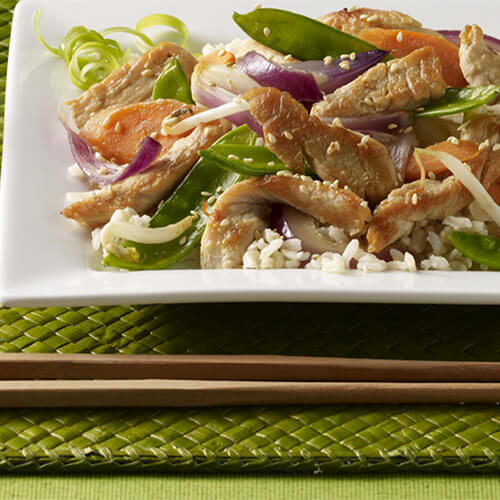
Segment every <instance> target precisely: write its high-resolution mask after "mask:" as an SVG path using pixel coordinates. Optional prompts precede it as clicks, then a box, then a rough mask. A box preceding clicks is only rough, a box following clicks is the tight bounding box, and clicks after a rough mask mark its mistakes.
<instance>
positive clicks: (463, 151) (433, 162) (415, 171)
mask: <svg viewBox="0 0 500 500" xmlns="http://www.w3.org/2000/svg"><path fill="white" fill-rule="evenodd" d="M426 149H429V150H431V151H442V152H444V153H448V154H450V155H452V156H454V157H455V158H457V159H459V160H460V161H462V162H464V163H468V164H469V166H470V167H471V168H472V167H473V165H470V162H471V161H472V160H474V159H475V158H476V157H477V156H478V154H479V152H480V151H479V146H478V145H477V144H476V143H475V142H471V141H458V144H453V143H452V142H449V141H444V142H438V143H437V144H433V145H432V146H429V147H428V148H426ZM419 158H420V161H421V163H422V165H423V167H424V170H425V173H426V177H428V176H429V173H430V172H433V173H434V175H435V176H438V175H440V174H442V173H443V172H446V171H447V170H448V169H447V168H446V166H445V165H444V164H443V163H441V162H440V161H439V160H438V159H436V158H433V157H432V156H428V155H425V154H422V155H419ZM420 175H421V172H420V168H419V166H418V163H417V160H416V158H415V155H413V156H412V157H411V158H410V160H409V161H408V163H407V165H406V173H405V182H412V181H416V180H418V179H420Z"/></svg>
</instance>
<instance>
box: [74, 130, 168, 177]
mask: <svg viewBox="0 0 500 500" xmlns="http://www.w3.org/2000/svg"><path fill="white" fill-rule="evenodd" d="M66 130H67V131H68V139H69V146H70V149H71V153H72V155H73V158H74V160H75V162H76V164H77V165H78V166H79V167H80V168H81V170H82V172H83V173H84V174H85V175H86V176H87V177H88V179H89V181H90V182H91V183H93V184H97V185H99V186H104V185H105V184H112V183H114V182H118V181H121V180H122V179H125V178H127V177H130V176H131V175H136V174H139V173H141V172H144V170H146V169H148V168H149V167H150V166H151V164H152V163H153V162H154V160H155V159H156V157H157V156H158V155H159V154H160V151H161V148H162V146H161V144H160V143H159V142H158V141H155V140H154V139H153V138H152V137H145V138H144V139H143V140H142V142H141V147H140V149H139V151H138V153H137V154H136V156H135V158H134V159H133V160H132V162H130V163H129V164H128V166H126V167H125V168H123V167H121V166H120V165H117V164H116V163H113V162H110V161H101V160H98V159H97V158H96V156H95V152H94V150H93V149H92V147H91V146H90V144H89V143H88V142H87V141H85V140H84V139H82V138H81V137H80V136H79V135H78V134H76V133H75V132H73V131H72V130H71V129H70V128H69V127H68V126H66ZM103 172H105V173H103Z"/></svg>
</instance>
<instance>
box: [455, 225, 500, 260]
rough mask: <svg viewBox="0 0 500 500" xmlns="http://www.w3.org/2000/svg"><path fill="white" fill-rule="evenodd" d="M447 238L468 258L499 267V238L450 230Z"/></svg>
mask: <svg viewBox="0 0 500 500" xmlns="http://www.w3.org/2000/svg"><path fill="white" fill-rule="evenodd" d="M449 238H450V241H451V242H452V243H453V245H454V247H455V248H456V249H457V250H458V251H460V252H461V253H463V254H464V255H465V256H466V257H469V259H471V260H473V261H474V262H477V263H479V264H483V265H484V266H487V267H489V268H490V269H500V238H493V237H492V236H485V235H482V234H473V233H463V232H460V231H452V233H451V234H450V236H449Z"/></svg>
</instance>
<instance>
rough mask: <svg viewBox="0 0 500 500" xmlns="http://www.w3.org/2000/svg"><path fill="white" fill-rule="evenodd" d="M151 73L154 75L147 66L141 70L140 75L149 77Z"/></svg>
mask: <svg viewBox="0 0 500 500" xmlns="http://www.w3.org/2000/svg"><path fill="white" fill-rule="evenodd" d="M153 75H154V73H153V71H152V70H151V69H149V68H147V69H143V70H142V71H141V76H145V77H146V78H150V77H152V76H153Z"/></svg>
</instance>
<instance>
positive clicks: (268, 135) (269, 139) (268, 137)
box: [267, 134, 276, 144]
mask: <svg viewBox="0 0 500 500" xmlns="http://www.w3.org/2000/svg"><path fill="white" fill-rule="evenodd" d="M267 140H268V141H269V142H270V143H271V144H274V143H275V142H276V137H274V135H273V134H267Z"/></svg>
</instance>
